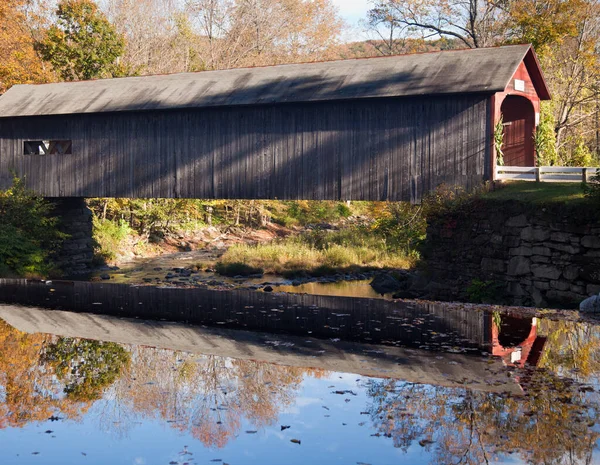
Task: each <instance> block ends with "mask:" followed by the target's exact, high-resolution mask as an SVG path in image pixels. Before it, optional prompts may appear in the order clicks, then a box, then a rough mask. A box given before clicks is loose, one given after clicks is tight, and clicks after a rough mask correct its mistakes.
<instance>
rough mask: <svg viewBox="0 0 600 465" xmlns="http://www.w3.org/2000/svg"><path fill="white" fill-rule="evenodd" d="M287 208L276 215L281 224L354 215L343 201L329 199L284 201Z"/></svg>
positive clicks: (331, 219)
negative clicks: (330, 200)
mask: <svg viewBox="0 0 600 465" xmlns="http://www.w3.org/2000/svg"><path fill="white" fill-rule="evenodd" d="M284 207H285V210H284V211H283V212H282V213H283V214H281V215H274V216H273V219H274V220H275V221H277V220H280V219H283V221H277V222H280V223H281V224H285V223H287V225H291V224H299V225H306V224H314V223H323V222H331V221H337V220H339V219H341V218H347V217H349V216H350V215H352V210H351V209H350V208H349V207H348V206H347V205H346V204H345V203H342V202H329V201H306V200H301V201H294V202H284Z"/></svg>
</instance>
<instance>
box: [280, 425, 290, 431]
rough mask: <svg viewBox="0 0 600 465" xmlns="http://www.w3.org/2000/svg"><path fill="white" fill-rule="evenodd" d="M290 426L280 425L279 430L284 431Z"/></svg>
mask: <svg viewBox="0 0 600 465" xmlns="http://www.w3.org/2000/svg"><path fill="white" fill-rule="evenodd" d="M290 428H291V427H290V426H288V425H281V431H284V430H286V429H290Z"/></svg>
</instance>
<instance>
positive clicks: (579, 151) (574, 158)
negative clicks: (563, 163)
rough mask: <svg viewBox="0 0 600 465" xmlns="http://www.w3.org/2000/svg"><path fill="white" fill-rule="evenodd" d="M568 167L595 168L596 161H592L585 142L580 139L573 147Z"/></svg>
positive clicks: (592, 158)
mask: <svg viewBox="0 0 600 465" xmlns="http://www.w3.org/2000/svg"><path fill="white" fill-rule="evenodd" d="M568 165H570V166H597V165H598V161H597V160H595V159H594V156H593V155H592V152H591V151H590V149H589V147H588V146H587V145H586V144H585V142H584V141H583V140H582V139H580V140H579V141H578V142H577V144H576V145H575V150H574V151H573V154H572V155H571V158H570V160H569V163H568Z"/></svg>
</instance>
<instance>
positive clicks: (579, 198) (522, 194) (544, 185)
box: [482, 181, 586, 204]
mask: <svg viewBox="0 0 600 465" xmlns="http://www.w3.org/2000/svg"><path fill="white" fill-rule="evenodd" d="M482 197H483V198H489V199H495V200H518V201H520V202H524V203H532V204H564V203H571V204H572V203H583V202H585V201H586V199H585V196H584V194H583V189H582V188H581V184H580V183H574V182H573V183H570V182H569V183H553V182H539V183H538V182H528V181H513V182H508V183H506V185H505V186H503V187H502V188H501V189H497V190H495V191H491V192H488V193H486V194H483V196H482Z"/></svg>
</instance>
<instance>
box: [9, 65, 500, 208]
mask: <svg viewBox="0 0 600 465" xmlns="http://www.w3.org/2000/svg"><path fill="white" fill-rule="evenodd" d="M398 78H399V77H398V76H397V75H394V81H396V80H397V79H398ZM390 83H391V79H390V78H382V79H379V80H374V81H373V82H372V83H371V84H370V85H372V86H376V87H382V88H385V87H386V86H387V85H389V84H390ZM319 85H320V84H319V83H318V82H316V83H314V82H312V81H311V80H304V81H300V82H296V83H294V88H296V89H302V92H310V89H311V88H313V89H314V90H315V92H316V91H317V89H318V88H319ZM358 90H360V89H352V88H348V87H345V92H346V93H347V94H348V95H353V93H355V92H357V91H358ZM425 91H427V89H424V92H425ZM247 92H250V93H253V94H255V95H264V100H263V102H265V105H258V106H229V107H214V108H201V109H181V110H168V109H165V110H161V111H147V112H145V111H127V112H123V113H100V114H84V115H58V116H40V117H21V118H12V119H0V184H1V186H0V187H7V185H8V183H9V182H10V179H9V178H10V177H11V174H10V173H11V171H14V172H15V173H16V174H17V175H19V176H21V177H25V178H26V182H27V184H28V186H29V187H30V188H32V189H34V190H35V191H37V192H38V193H40V194H41V195H43V196H46V197H140V198H160V197H163V198H171V197H177V198H262V199H275V198H278V199H332V200H337V199H344V200H346V199H348V200H410V201H413V202H414V201H418V200H419V199H420V198H421V196H422V195H423V194H424V193H426V192H428V191H430V190H432V189H433V188H435V187H436V186H437V185H439V184H441V183H446V184H450V185H460V186H463V187H465V188H471V187H473V186H474V185H476V184H478V183H480V182H482V181H483V180H484V179H486V178H488V177H489V167H488V165H489V163H487V158H488V157H487V154H488V153H489V147H488V145H489V131H488V127H487V126H488V120H489V118H488V101H487V98H486V97H485V96H477V95H466V96H438V97H432V96H426V97H422V98H415V97H411V98H404V99H397V98H396V99H393V98H385V99H362V100H360V99H357V100H352V101H351V100H348V101H339V100H338V101H329V102H317V103H289V104H277V105H274V104H271V103H270V102H269V95H270V93H269V89H268V88H265V87H263V86H256V87H255V88H252V89H249V90H247ZM225 97H230V96H223V99H225ZM199 98H201V96H199ZM230 100H231V99H230ZM150 102H151V100H150ZM215 102H218V99H215ZM231 102H232V103H235V100H232V101H231ZM127 110H143V108H128V109H127ZM36 139H40V140H47V139H71V140H72V141H73V154H72V155H47V156H36V155H23V141H24V140H36Z"/></svg>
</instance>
